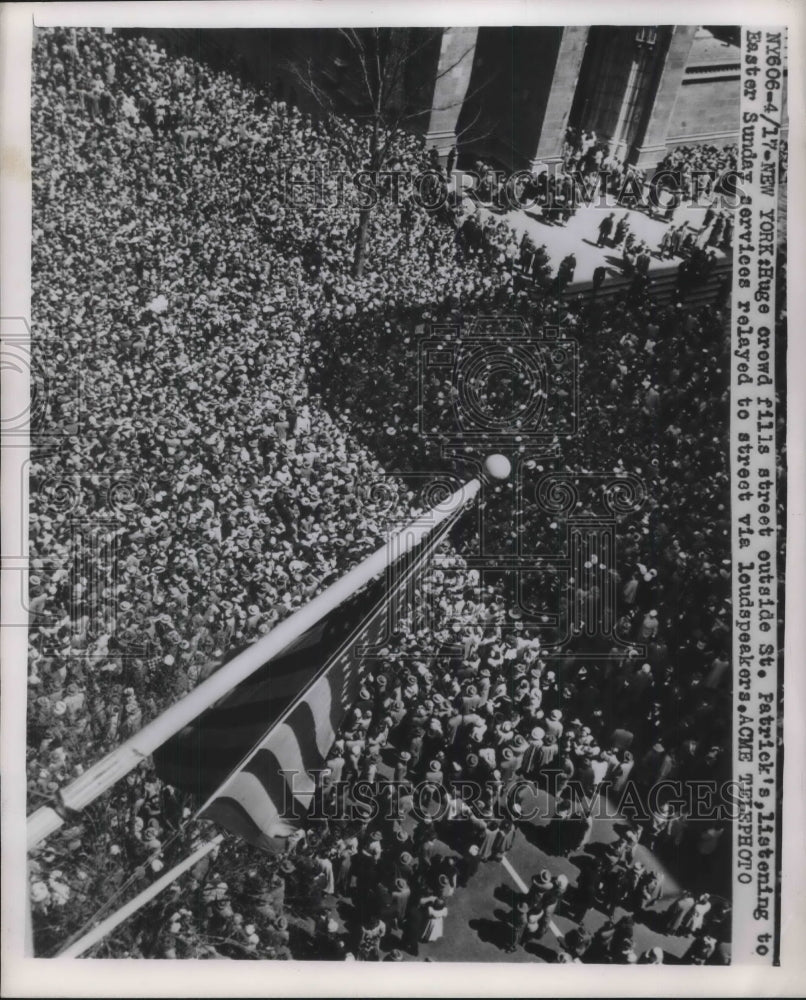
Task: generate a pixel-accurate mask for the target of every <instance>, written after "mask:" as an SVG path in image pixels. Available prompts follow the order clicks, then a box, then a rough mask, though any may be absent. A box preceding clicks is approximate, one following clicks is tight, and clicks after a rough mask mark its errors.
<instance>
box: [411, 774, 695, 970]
mask: <svg viewBox="0 0 806 1000" xmlns="http://www.w3.org/2000/svg"><path fill="white" fill-rule="evenodd" d="M539 795H540V800H539V802H538V805H539V807H540V808H539V812H540V815H541V818H540V819H538V820H530V821H528V822H523V823H521V824H520V827H519V829H518V833H517V835H516V838H515V842H514V844H513V846H512V849H511V850H510V851H508V852H507V854H506V856H505V858H504V859H503V861H493V860H490V861H488V862H486V863H485V864H482V865H481V867H480V868H479V870H478V872H477V873H476V874H475V875H474V876H473V878H472V879H471V880H470V882H469V884H468V886H467V887H466V888H464V889H461V888H460V889H457V890H456V892H455V893H454V895H453V896H452V897H451V898H450V899H449V900H448V902H447V906H448V916H447V917H446V918H445V933H444V936H443V938H442V940H441V941H435V942H432V943H429V944H421V945H420V954H419V957H418V958H417V959H415V958H413V957H412V956H410V955H407V954H405V953H404V961H423V960H424V959H430V960H431V961H435V962H437V961H439V962H468V961H474V962H502V961H505V962H551V961H553V960H554V955H555V954H556V952H557V951H558V950H559V944H558V940H557V937H556V935H555V933H554V932H553V930H550V931H549V932H548V933H547V934H546V935H545V937H544V938H543V939H542V940H541V941H540V942H539V944H538V945H533V946H530V950H529V951H525V950H524V949H523V948H520V947H519V948H518V949H517V951H515V952H511V953H507V952H506V950H505V949H506V947H507V945H508V943H509V921H510V914H511V912H512V903H513V902H514V899H515V897H514V896H513V892H522V891H524V887H525V886H526V885H528V883H529V882H530V881H531V878H532V876H533V875H534V874H535V873H536V872H539V871H540V870H541V869H543V868H548V870H549V871H550V872H551V874H552V875H559V874H561V873H562V874H564V875H567V876H568V880H569V889H570V887H572V886H573V885H574V884H575V883H576V879H577V877H578V875H579V867H578V866H577V865H576V864H575V863H574V860H573V858H574V857H575V854H574V853H572V855H571V859H568V858H564V857H561V856H559V855H555V854H550V853H547V851H546V850H545V849H544V847H542V846H540V845H541V843H542V844H543V845H544V846H547V845H546V844H545V840H546V838H545V836H544V837H542V838H541V836H540V831H541V829H545V827H546V826H548V824H549V823H550V822H551V818H552V815H553V808H552V800H551V797H550V796H548V795H546V793H543V792H540V793H539ZM529 805H530V803H529V802H528V800H525V801H524V808H525V809H528V806H529ZM623 825H624V823H623V821H619V820H618V819H615V820H614V819H604V818H594V820H593V828H592V831H591V837H590V840H589V843H588V845H587V846H586V848H585V852H586V853H588V854H591V853H593V852H595V851H596V850H597V848H596V847H595V845H596V844H607V843H609V842H611V841H613V840H616V839H617V838H618V835H619V834H618V831H617V829H616V828H617V827H619V826H623ZM445 851H446V853H451V852H450V849H449V848H447V847H445ZM576 856H579V855H578V852H577V854H576ZM636 860H639V861H641V862H642V863H643V864H644V866H645V867H646V868H648V869H652V870H654V871H659V872H662V873H663V874H664V876H665V880H664V884H663V894H662V896H661V899H660V900H659V901H658V903H656V904H655V906H654V907H652V909H651V911H650V912H653V911H654V912H658V911H662V910H665V909H666V908H667V906H668V905H669V903H670V902H671V901H672V900H673V899H674V898H675V897H677V896H678V895H679V894H680V892H681V888H680V887H679V886H678V884H677V882H676V881H675V880H674V878H673V877H672V875H671V874H670V873H669V872H668V871H667V870H666V869H665V867H664V866H663V865H662V864H661V862H660V861H659V860H658V858H657V857H655V856H654V855H653V854H652V853H651V852H650V851H649V850H648V849H647V848H646V847H643V846H642V845H641V844H640V843H639V845H638V847H637V849H636ZM627 912H628V911H627V910H625V909H623V908H621V907H617V909H616V912H615V919H618V918H619V917H621V916H624V915H625V914H626V913H627ZM606 919H607V918H606V917H605V915H604V914H603V913H602V912H601V911H600V910H597V909H592V910H590V911H589V913H588V915H587V916H586V918H585V921H584V924H585V927H586V928H587V929H588V930H589V931H590V932H591V933H593V932H594V931H595V930H596V929H597V928H598V927H599V926H600V925H601V924H603V923H604V922H605V920H606ZM553 924H554V926H555V928H556V929H557V930H558V931H559V932H560V934H565V933H566V932H567V931H569V930H570V929H571V928H572V927H575V926H577V925H576V923H575V922H574V921H572V920H570V919H569V918H568V917H567V916H564V915H563V911H562V907H560V908H559V909H558V912H557V913H556V914H555V917H554V920H553ZM634 939H635V950H636V952H637V953H638V954H639V955H640V954H641V953H642V952H644V951H646V949H648V948H652V947H655V946H659V947H661V948H663V950H664V952H665V953H666V955H667V962H668V961H669V958H671V960H672V961H674V959H675V958H680V957H681V956H682V955H683V954H684V952H685V951H686V949H687V948H688V946H689V944H690V943H691V940H692V939H691V938H690V937H674V936H669V935H666V934H661V933H658V932H657V931H656V930H654V929H652V928H650V927H647V926H646V924H643V923H639V921H638V919H636V923H635V935H634Z"/></svg>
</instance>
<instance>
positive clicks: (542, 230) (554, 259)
mask: <svg viewBox="0 0 806 1000" xmlns="http://www.w3.org/2000/svg"><path fill="white" fill-rule="evenodd" d="M705 211H706V209H705V207H701V208H692V207H688V206H680V207H678V208H677V209H676V211H675V214H674V217H673V219H672V220H671V222H670V221H666V220H663V219H650V218H649V216H648V215H647V214H646V212H638V211H635V210H630V211H627V210H625V209H624V208H612V207H611V208H605V207H600V206H599V205H596V204H593V205H583V206H581V207H580V208H578V209H577V211H576V213H575V214H574V215H573V216H572V217H571V218H570V219H569V221H568V223H567V224H566V225H565V226H559V225H554V224H549V223H547V222H544V221H543V220H542V218H541V217H540V215H539V212H538V211H531V210H524V209H517V210H510V211H507V212H498V211H495V210H492V209H490V208H489V207H487V206H484V205H482V207H481V212H482V215H483V216H484V217H485V218H486V217H487V216H490V215H492V216H493V217H494V218H495V219H497V220H499V221H500V220H501V219H503V220H504V221H505V222H506V223H507V224H508V225H509V226H510V227H511V228H512V229H513V230H514V231H515V233H516V234H517V236H518V239H519V240H520V238H521V237H522V236H523V234H524V233H528V234H529V236H531V238H532V239H533V240H534V242H535V243H536V244H537V246H541V245H543V246H545V248H546V253H547V254H548V256H549V259H550V261H551V266H552V269H553V271H554V272H556V270H557V268H558V267H559V264H560V261H561V260H562V259H563V258H564V257H567V256H568V254H570V253H573V254H574V255H575V256H576V259H577V265H576V272H575V274H574V283H575V284H583V283H585V282H589V281H592V280H593V272H594V270H595V269H596V268H597V267H599V266H600V265H604V266H605V267H606V268H607V272H608V274H609V275H617V274H621V273H622V270H621V251H620V250H615V249H613V248H612V247H597V246H596V240H597V239H598V238H599V223H600V222H601V221H602V219H603V218H605V216H606V215H609V213H610V212H615V216H614V221H617V220H618V219H620V218H622V216H624V215H625V214H626V215H627V218H628V221H629V224H630V231H631V232H633V233H634V234H635V236H636V237H637V238H638V239H640V240H643V241H644V242H645V243H646V244H647V246H648V247H649V250H650V252H654V251H656V250H657V248H658V246H659V244H660V241H661V237H662V236H663V234H664V232H665V231H666V229H668V228H669V226H670V225H674V226H678V225H680V223H682V222H688V224H689V227H690V228H691V229H692V230H694V231H695V232H698V231H699V230H700V229H701V228H702V225H703V219H704V216H705ZM717 256H718V257H721V256H722V251H717ZM681 260H682V258H681V257H676V258H674V260H671V261H670V260H663V261H662V260H660V258H659V257H651V258H650V265H649V270H650V273H652V272H653V271H659V270H668V269H669V268H670V266H672V267H677V265H678V264H679V263H680V261H681Z"/></svg>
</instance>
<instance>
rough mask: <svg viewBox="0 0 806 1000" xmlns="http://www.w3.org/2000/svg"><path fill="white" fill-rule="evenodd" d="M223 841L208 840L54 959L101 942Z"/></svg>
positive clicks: (74, 954)
mask: <svg viewBox="0 0 806 1000" xmlns="http://www.w3.org/2000/svg"><path fill="white" fill-rule="evenodd" d="M223 839H224V835H223V834H222V833H219V834H218V835H217V836H215V837H213V839H212V840H208V841H207V843H205V844H202V845H201V847H197V848H196V850H195V851H194V852H193V853H192V854H189V855H188V856H187V857H186V858H185V860H184V861H180V862H179V864H178V865H177V866H176V867H175V868H172V869H171V870H170V871H168V872H166V873H165V874H164V875H161V876H160V877H159V878H158V879H157V881H156V882H154V883H153V884H152V885H150V886H149V887H148V888H147V889H144V890H143V891H142V892H141V893H140V894H139V895H137V896H135V897H134V899H130V900H129V902H128V903H126V904H125V905H124V906H121V908H120V909H119V910H116V911H115V912H114V913H113V914H112V915H111V916H109V917H107V918H106V920H102V921H101V923H100V924H98V926H97V927H93V929H92V930H91V931H88V932H87V933H86V934H85V935H84V936H83V937H81V938H79V939H78V941H75V942H74V943H73V944H71V945H69V946H68V947H67V948H65V949H64V951H62V952H59V954H58V955H57V956H56V957H57V958H78V957H79V956H81V955H83V954H84V952H85V951H89V949H90V948H92V946H93V945H95V944H98V942H99V941H102V940H103V939H104V938H105V937H106V936H107V934H109V933H110V931H113V930H114V929H115V928H116V927H118V926H120V924H122V923H123V921H124V920H128V919H129V917H131V916H132V915H133V914H135V913H137V911H138V910H140V909H142V907H144V906H145V905H146V903H149V902H150V901H151V900H152V899H154V897H155V896H158V895H159V894H160V893H161V892H162V890H163V889H167V888H168V886H169V885H170V884H171V883H172V882H175V881H176V880H177V879H178V878H179V876H180V875H184V873H185V872H186V871H187V870H188V868H192V867H193V866H194V865H195V864H196V862H197V861H200V860H201V859H202V858H203V857H205V856H206V855H207V854H209V853H210V851H212V850H213V848H215V847H218V845H219V844H220V843H221V841H222V840H223Z"/></svg>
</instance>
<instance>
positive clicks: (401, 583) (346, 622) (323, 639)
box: [155, 518, 453, 851]
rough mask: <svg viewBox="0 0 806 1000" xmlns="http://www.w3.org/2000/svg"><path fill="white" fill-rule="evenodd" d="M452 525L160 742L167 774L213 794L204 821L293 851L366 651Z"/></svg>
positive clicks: (159, 757) (353, 696)
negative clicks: (290, 845) (292, 840)
mask: <svg viewBox="0 0 806 1000" xmlns="http://www.w3.org/2000/svg"><path fill="white" fill-rule="evenodd" d="M452 522H453V518H452V519H450V520H449V521H447V522H446V523H444V524H443V525H441V526H440V528H439V530H437V531H434V532H433V533H432V534H431V535H430V536H429V537H428V538H427V540H426V541H425V542H423V543H422V544H421V545H420V546H419V547H418V549H417V550H416V551H415V552H410V553H408V554H407V555H405V556H402V557H401V558H400V560H398V561H397V563H393V566H392V572H391V573H390V574H388V575H387V578H386V579H381V580H377V581H376V582H375V583H373V584H371V585H370V586H369V587H368V588H366V589H365V590H364V591H363V592H360V593H358V594H354V595H352V596H351V597H350V598H348V599H346V600H345V602H344V603H343V604H342V605H341V606H340V607H339V608H338V609H337V611H334V612H332V613H331V614H330V615H329V616H327V617H326V618H325V619H323V620H322V621H321V622H319V623H317V625H316V626H314V628H312V629H310V630H309V631H308V632H307V633H305V635H303V636H302V637H301V638H300V639H299V640H298V641H297V642H296V643H295V644H293V646H292V647H290V648H289V649H287V650H285V651H284V652H283V653H282V654H281V655H280V656H279V657H275V658H274V659H272V660H271V661H269V662H268V663H267V664H266V665H265V666H264V667H263V668H261V670H260V671H258V672H257V674H255V675H254V676H253V677H252V678H250V679H249V681H246V682H244V684H242V685H240V686H239V687H238V688H236V689H235V690H234V691H233V692H231V693H230V694H229V695H228V696H227V697H226V698H225V699H223V701H222V702H220V703H219V704H218V705H217V706H215V707H214V708H213V709H211V710H210V711H209V712H207V713H205V715H203V716H202V717H201V718H200V719H198V720H197V721H196V722H195V723H193V724H192V725H191V726H189V727H188V728H187V729H186V730H185V731H184V732H182V733H180V734H178V736H177V737H175V738H174V739H173V740H171V741H169V743H168V744H166V745H165V746H164V747H161V748H160V750H159V751H158V752H157V753H156V754H155V761H156V763H157V767H158V771H159V773H160V775H161V777H162V778H163V780H166V781H168V782H169V783H171V784H174V785H177V786H178V787H181V788H184V789H186V790H189V791H192V792H194V793H195V794H196V796H197V797H198V798H200V799H206V801H205V803H204V805H203V806H202V808H201V809H200V811H199V813H198V815H199V816H200V817H202V818H204V819H212V820H215V821H217V822H218V823H219V824H221V825H222V826H223V827H225V828H226V829H228V830H230V831H231V832H233V833H236V834H238V835H239V836H241V837H243V838H244V839H245V840H247V841H249V842H250V843H253V844H255V845H256V846H258V847H261V848H264V849H266V850H270V851H276V850H282V849H284V848H285V847H286V839H285V838H287V837H289V836H290V835H291V834H292V833H293V832H294V830H295V829H297V828H298V827H299V825H300V823H301V822H302V821H303V820H304V817H305V813H306V811H307V809H308V807H309V806H310V803H311V799H312V796H313V794H314V791H315V787H316V785H315V775H314V772H316V771H319V770H321V769H322V768H324V766H325V762H326V760H327V756H328V754H329V753H330V750H331V747H332V745H333V742H334V740H335V738H336V734H337V732H338V730H339V727H340V726H341V724H342V721H343V719H344V717H345V715H346V714H347V712H348V711H349V710H350V708H351V707H352V705H353V704H354V703H355V701H356V700H357V698H358V694H359V691H360V688H361V684H362V682H363V679H364V675H365V672H366V669H367V666H368V659H367V658H365V654H366V652H367V650H368V648H372V647H375V648H378V645H379V641H380V640H382V639H383V637H384V635H385V634H386V632H387V629H388V627H389V626H390V625H391V626H393V625H394V623H395V621H396V620H397V616H398V615H399V612H400V608H399V604H400V603H401V602H405V601H407V600H409V599H410V597H411V591H412V585H413V583H414V581H415V579H416V578H418V577H419V575H420V574H421V573H422V572H423V571H424V569H425V567H426V566H427V565H428V563H429V562H430V560H431V558H432V557H433V554H434V551H435V550H436V548H437V547H438V545H439V544H440V542H441V541H442V539H443V538H444V537H445V535H446V533H447V532H448V531H449V530H450V528H451V526H452ZM367 607H370V608H371V609H372V610H371V611H370V613H369V614H368V615H367V614H366V608H367ZM247 751H248V752H247ZM236 754H237V756H236Z"/></svg>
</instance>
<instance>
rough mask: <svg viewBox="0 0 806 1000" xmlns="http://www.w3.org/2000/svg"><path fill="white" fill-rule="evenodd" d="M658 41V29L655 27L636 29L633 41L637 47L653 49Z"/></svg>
mask: <svg viewBox="0 0 806 1000" xmlns="http://www.w3.org/2000/svg"><path fill="white" fill-rule="evenodd" d="M657 40H658V27H657V25H652V26H651V27H647V28H638V29H637V31H636V32H635V41H636V43H637V44H638V45H641V46H645V47H646V48H648V49H652V48H654V47H655V42H656V41H657Z"/></svg>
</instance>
